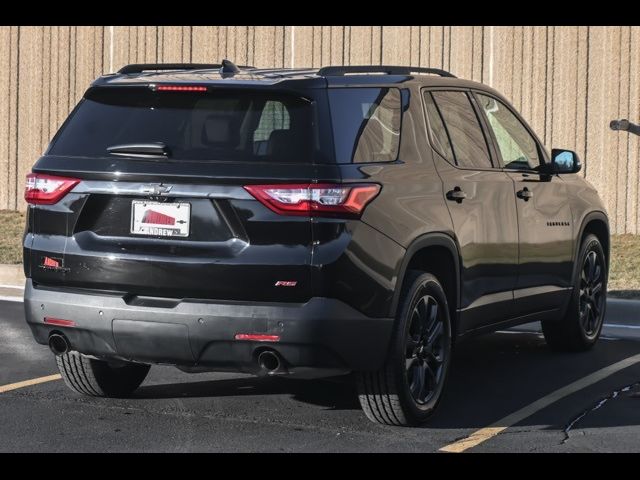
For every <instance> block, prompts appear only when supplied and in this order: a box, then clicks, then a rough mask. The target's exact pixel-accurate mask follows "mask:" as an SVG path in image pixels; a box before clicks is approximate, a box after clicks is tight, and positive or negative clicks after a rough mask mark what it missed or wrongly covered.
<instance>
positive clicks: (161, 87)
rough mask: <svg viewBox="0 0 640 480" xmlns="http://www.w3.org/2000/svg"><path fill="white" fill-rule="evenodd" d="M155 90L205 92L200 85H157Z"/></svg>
mask: <svg viewBox="0 0 640 480" xmlns="http://www.w3.org/2000/svg"><path fill="white" fill-rule="evenodd" d="M156 91H157V92H206V91H207V87H203V86H202V85H157V86H156Z"/></svg>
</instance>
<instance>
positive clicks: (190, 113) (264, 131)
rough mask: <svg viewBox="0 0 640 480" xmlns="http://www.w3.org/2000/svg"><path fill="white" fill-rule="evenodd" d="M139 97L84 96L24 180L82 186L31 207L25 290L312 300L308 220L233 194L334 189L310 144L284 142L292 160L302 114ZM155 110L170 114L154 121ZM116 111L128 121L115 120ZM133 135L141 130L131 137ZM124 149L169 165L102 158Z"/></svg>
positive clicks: (278, 105) (280, 105) (279, 105)
mask: <svg viewBox="0 0 640 480" xmlns="http://www.w3.org/2000/svg"><path fill="white" fill-rule="evenodd" d="M120 92H123V90H122V89H120ZM139 92H140V90H137V91H135V92H134V93H135V94H131V98H128V99H127V98H126V97H127V95H128V94H127V95H122V93H119V94H118V97H117V98H115V97H113V96H109V95H107V96H106V97H101V96H100V95H97V96H96V95H93V96H92V95H91V94H90V95H88V98H89V100H88V101H87V100H85V103H87V104H88V106H89V107H90V108H87V109H84V110H83V107H84V105H81V106H80V108H79V109H78V111H77V112H76V114H75V115H74V117H72V118H71V120H70V121H69V122H67V125H66V126H65V127H63V129H62V133H61V134H58V137H57V138H56V139H55V140H54V142H53V143H52V147H51V148H50V150H49V151H48V152H47V154H46V155H45V156H44V157H42V158H41V159H40V160H39V161H38V162H37V163H36V165H35V167H34V172H36V173H43V174H52V175H60V176H64V177H73V178H77V179H79V180H80V182H79V183H78V184H77V185H76V186H75V187H74V188H73V189H72V190H71V192H70V193H68V194H67V195H66V196H64V198H62V199H61V200H60V201H59V202H57V203H55V204H53V205H32V206H30V215H31V216H32V217H31V218H32V221H33V243H32V248H31V250H30V252H28V255H29V260H30V262H31V275H32V278H33V280H34V282H35V283H36V284H39V285H41V286H47V287H53V288H55V287H65V288H79V289H92V290H105V291H111V292H114V293H116V292H117V293H118V294H125V295H129V297H130V299H131V301H143V300H139V299H137V298H136V296H152V297H171V298H198V299H216V300H221V299H222V300H245V301H246V300H249V301H283V302H302V301H305V300H307V299H308V298H310V297H311V296H312V288H311V280H310V279H311V273H310V268H311V267H310V264H311V252H312V231H311V221H310V219H309V218H308V217H304V216H283V215H279V214H277V213H275V212H273V211H272V210H270V209H268V208H267V207H265V206H264V205H263V204H262V203H260V202H259V201H257V200H256V199H255V198H254V197H253V196H252V195H250V194H249V193H248V192H247V190H246V189H245V188H244V186H245V185H250V184H262V183H264V184H273V183H282V182H285V181H286V182H297V183H304V182H312V181H314V180H316V179H318V178H321V179H325V180H332V179H334V177H335V175H336V169H335V167H332V166H331V165H329V164H324V165H320V164H318V163H317V162H315V160H316V156H317V155H320V154H321V153H319V152H318V150H317V148H308V147H309V145H307V143H310V142H311V141H312V137H311V136H310V135H307V136H305V135H306V134H305V133H304V132H294V133H295V136H297V137H299V138H300V139H302V141H304V142H305V144H304V145H297V146H296V149H293V148H291V140H292V136H291V135H290V134H291V133H292V132H291V130H292V129H294V128H295V126H296V125H298V124H300V123H301V122H302V120H305V119H304V115H307V114H309V113H310V111H311V109H310V108H309V110H305V108H306V107H303V106H302V104H301V103H300V102H301V101H300V100H298V99H295V100H290V101H289V100H287V99H284V100H283V97H282V96H278V97H277V98H273V99H266V100H265V99H264V98H260V97H259V96H256V97H253V98H252V99H251V101H250V102H249V103H244V104H242V105H239V104H237V103H236V105H235V106H233V105H231V103H229V101H228V98H232V99H233V98H234V97H233V94H232V93H228V94H227V95H226V97H223V96H219V97H217V98H219V99H221V102H222V100H223V101H224V102H226V103H225V104H224V105H223V104H222V103H224V102H222V103H219V104H216V103H215V101H214V102H213V103H212V102H210V101H209V103H208V104H207V105H204V106H203V105H202V102H201V101H200V99H198V98H196V97H195V94H192V93H189V94H188V95H185V94H184V93H173V92H172V93H170V94H169V95H171V96H170V97H160V95H163V94H160V93H157V92H153V93H149V92H147V91H145V92H144V93H143V94H142V99H140V95H139ZM164 95H166V94H164ZM180 95H185V97H179V96H180ZM187 97H190V98H187ZM104 98H106V100H104ZM167 98H169V103H168V105H169V107H167V110H168V109H169V108H171V109H172V110H170V111H169V114H168V115H164V116H163V115H159V116H157V111H158V110H161V108H162V107H163V106H164V105H165V99H167ZM244 100H246V99H245V98H244V97H243V101H244ZM305 101H306V100H305ZM185 102H186V103H185ZM190 102H191V103H190ZM193 102H195V106H194V103H193ZM254 102H255V103H254ZM268 102H272V103H271V104H269V103H268ZM288 102H290V103H288ZM205 103H207V102H205ZM307 103H308V102H307ZM132 104H134V106H135V109H134V108H132V107H131V105H132ZM230 105H231V106H230ZM247 105H251V106H247ZM256 105H257V106H256ZM123 106H124V107H126V108H125V110H126V111H127V115H123V116H122V118H117V114H118V113H119V111H120V110H121V109H122V107H123ZM159 107H161V108H159ZM205 107H206V108H205ZM119 109H120V110H119ZM243 109H244V111H245V113H244V114H245V117H243ZM251 109H254V110H255V111H250V110H251ZM202 110H206V112H205V113H204V114H203V113H202ZM129 111H133V114H135V115H133V114H130V113H131V112H129ZM185 111H186V113H185ZM140 112H142V113H144V114H145V115H146V116H145V117H144V119H141V118H138V117H139V114H140ZM154 112H155V113H154ZM246 112H249V113H250V114H249V115H246ZM98 113H99V114H100V116H98ZM149 113H151V116H149ZM251 115H254V116H255V115H257V116H255V118H253V119H252V118H249V117H250V116H251ZM110 116H111V117H113V116H116V118H111V119H110ZM85 117H86V118H85ZM267 117H268V118H267ZM198 118H200V119H201V120H202V121H200V120H198ZM74 119H75V121H74ZM105 119H106V120H105ZM143 120H144V121H143ZM110 122H111V123H110ZM154 122H155V123H154ZM251 122H253V123H254V125H253V127H252V126H251ZM120 123H122V124H123V127H122V128H119V127H120V126H119V124H120ZM167 123H171V125H169V126H167V125H166V124H167ZM306 123H307V124H308V125H311V124H312V122H310V121H307V122H306ZM116 124H117V126H116ZM137 125H143V127H141V128H140V131H139V132H138V133H137V136H136V135H134V134H132V133H131V130H135V129H136V128H137ZM238 125H243V126H242V128H241V127H238ZM242 129H244V130H242ZM176 130H178V132H177V133H176ZM196 130H197V132H195V131H196ZM236 130H242V131H236ZM116 131H117V132H119V133H118V135H116V134H115V133H114V132H116ZM274 131H276V132H277V133H275V134H274V133H273V132H274ZM95 132H100V133H98V134H96V133H95ZM104 132H109V133H108V135H107V134H105V133H104ZM194 132H195V133H194ZM247 132H249V133H247ZM104 137H107V138H104ZM243 138H244V139H245V140H246V141H244V143H243V140H242V139H243ZM79 139H80V140H79ZM185 139H186V140H185ZM133 141H139V142H151V141H155V142H163V144H166V145H167V146H168V148H169V149H170V150H171V151H172V153H173V155H175V157H174V158H172V157H171V156H169V157H168V158H160V157H154V158H145V157H142V156H136V155H130V154H126V155H105V153H104V151H105V149H106V146H110V145H113V144H123V143H127V142H133ZM196 144H197V145H196ZM298 147H299V148H298ZM294 153H295V155H294ZM278 282H280V283H278Z"/></svg>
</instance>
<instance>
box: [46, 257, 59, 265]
mask: <svg viewBox="0 0 640 480" xmlns="http://www.w3.org/2000/svg"><path fill="white" fill-rule="evenodd" d="M42 265H44V266H45V267H52V268H60V261H59V260H56V259H54V258H51V257H44V258H43V259H42Z"/></svg>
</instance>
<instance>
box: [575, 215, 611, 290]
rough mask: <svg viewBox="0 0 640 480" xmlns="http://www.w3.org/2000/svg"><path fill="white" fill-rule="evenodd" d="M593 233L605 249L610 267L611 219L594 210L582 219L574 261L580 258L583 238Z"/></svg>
mask: <svg viewBox="0 0 640 480" xmlns="http://www.w3.org/2000/svg"><path fill="white" fill-rule="evenodd" d="M589 233H592V234H594V235H595V236H596V237H598V240H600V243H601V244H602V249H603V250H604V255H605V258H606V261H607V269H608V268H609V260H610V258H611V238H610V231H609V219H608V217H607V215H606V214H605V213H604V212H601V211H594V212H589V213H588V214H587V215H585V217H584V218H583V219H582V223H581V224H580V230H579V232H578V236H577V238H576V244H575V249H574V253H573V263H574V265H575V263H576V262H577V260H578V254H579V253H580V246H581V245H582V240H583V239H584V237H585V235H587V234H589ZM576 275H577V273H576V269H574V278H573V283H574V285H575V282H576Z"/></svg>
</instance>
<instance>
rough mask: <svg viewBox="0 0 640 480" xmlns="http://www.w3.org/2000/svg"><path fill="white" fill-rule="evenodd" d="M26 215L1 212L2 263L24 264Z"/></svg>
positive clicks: (0, 252) (0, 257)
mask: <svg viewBox="0 0 640 480" xmlns="http://www.w3.org/2000/svg"><path fill="white" fill-rule="evenodd" d="M25 222H26V220H25V214H24V213H21V212H11V211H7V210H0V263H22V234H23V233H24V225H25Z"/></svg>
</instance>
